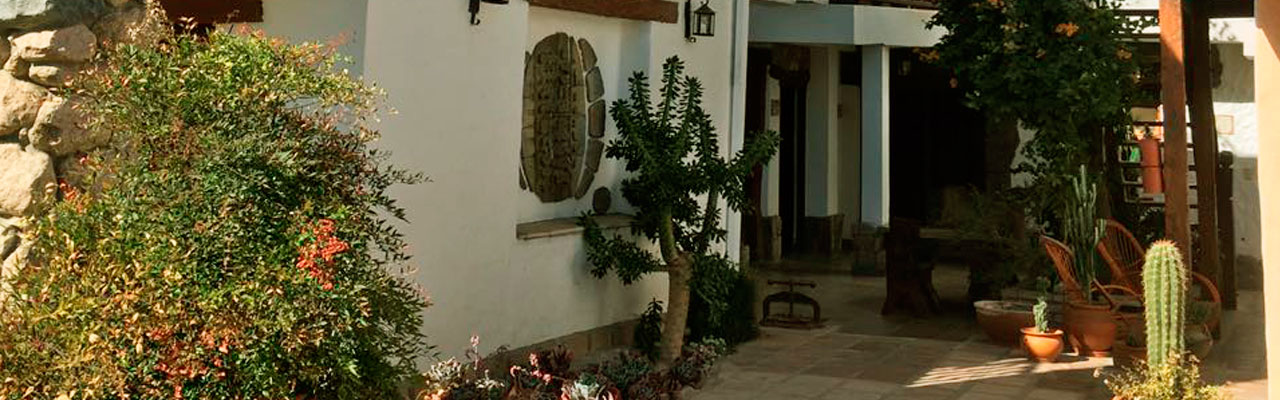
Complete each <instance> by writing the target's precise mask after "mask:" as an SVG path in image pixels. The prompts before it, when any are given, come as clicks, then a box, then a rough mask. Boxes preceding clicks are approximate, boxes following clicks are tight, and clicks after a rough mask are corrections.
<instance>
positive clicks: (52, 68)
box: [27, 64, 76, 87]
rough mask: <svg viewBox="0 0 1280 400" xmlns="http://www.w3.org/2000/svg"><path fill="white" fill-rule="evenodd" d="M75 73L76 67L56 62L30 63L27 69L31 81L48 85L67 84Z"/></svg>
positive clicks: (58, 85)
mask: <svg viewBox="0 0 1280 400" xmlns="http://www.w3.org/2000/svg"><path fill="white" fill-rule="evenodd" d="M75 74H76V68H74V67H70V66H64V65H57V64H41V65H32V66H31V67H30V68H28V69H27V76H28V77H30V78H31V81H33V82H35V83H39V84H41V85H45V86H50V87H61V86H67V85H69V84H70V83H71V78H74V77H75Z"/></svg>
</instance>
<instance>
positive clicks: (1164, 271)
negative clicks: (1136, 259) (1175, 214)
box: [1106, 241, 1227, 400]
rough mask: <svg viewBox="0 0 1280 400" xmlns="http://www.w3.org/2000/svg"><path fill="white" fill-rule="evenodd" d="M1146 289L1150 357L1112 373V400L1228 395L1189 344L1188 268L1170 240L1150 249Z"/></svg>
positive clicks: (1143, 277) (1210, 398)
mask: <svg viewBox="0 0 1280 400" xmlns="http://www.w3.org/2000/svg"><path fill="white" fill-rule="evenodd" d="M1142 275H1143V276H1142V281H1143V288H1144V289H1145V290H1146V300H1147V304H1146V309H1145V311H1144V314H1145V317H1144V318H1143V319H1144V320H1145V323H1146V328H1147V329H1146V338H1147V340H1146V342H1147V343H1146V345H1147V346H1146V350H1147V354H1146V358H1147V362H1146V363H1143V362H1137V363H1136V364H1137V366H1136V367H1131V368H1127V369H1126V370H1125V371H1124V372H1122V373H1120V374H1117V375H1113V376H1111V377H1108V379H1107V381H1106V383H1107V387H1109V388H1110V389H1111V391H1112V393H1113V394H1114V395H1115V397H1113V398H1112V399H1113V400H1139V399H1197V400H1198V399H1205V400H1212V399H1225V398H1227V396H1226V395H1225V393H1223V391H1222V390H1221V389H1220V388H1218V387H1214V386H1206V385H1204V384H1203V383H1202V382H1201V381H1200V372H1199V369H1198V368H1197V366H1196V362H1195V359H1194V358H1190V359H1188V358H1186V357H1185V354H1186V353H1185V349H1186V347H1187V345H1186V343H1187V337H1186V332H1187V323H1186V317H1187V307H1186V306H1187V302H1186V300H1187V295H1186V294H1187V275H1188V274H1187V270H1186V266H1185V265H1183V263H1182V255H1181V254H1180V253H1179V251H1178V248H1177V246H1176V245H1174V244H1173V243H1172V242H1168V241H1161V242H1157V243H1155V244H1154V245H1152V246H1151V249H1150V250H1148V251H1147V259H1146V264H1145V266H1144V269H1143V274H1142Z"/></svg>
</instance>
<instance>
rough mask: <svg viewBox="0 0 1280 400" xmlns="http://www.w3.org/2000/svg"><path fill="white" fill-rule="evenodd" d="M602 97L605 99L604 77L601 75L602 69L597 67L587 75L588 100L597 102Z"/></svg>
mask: <svg viewBox="0 0 1280 400" xmlns="http://www.w3.org/2000/svg"><path fill="white" fill-rule="evenodd" d="M601 97H604V76H603V75H601V74H600V67H595V68H592V69H591V72H588V73H587V100H588V101H596V100H599V99H600V98H601Z"/></svg>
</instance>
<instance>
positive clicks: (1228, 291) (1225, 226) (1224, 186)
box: [1218, 151, 1239, 310]
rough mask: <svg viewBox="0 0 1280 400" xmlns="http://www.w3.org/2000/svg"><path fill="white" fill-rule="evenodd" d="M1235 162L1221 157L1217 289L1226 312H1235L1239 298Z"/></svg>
mask: <svg viewBox="0 0 1280 400" xmlns="http://www.w3.org/2000/svg"><path fill="white" fill-rule="evenodd" d="M1235 160H1236V158H1235V154H1232V153H1231V152H1229V151H1224V152H1222V153H1219V155H1218V248H1219V250H1218V253H1219V254H1220V256H1219V257H1218V263H1219V264H1218V266H1219V269H1221V270H1222V284H1220V285H1218V289H1219V290H1221V292H1222V308H1223V309H1226V310H1235V309H1236V304H1237V303H1236V302H1237V299H1238V297H1239V296H1238V292H1239V290H1238V286H1237V285H1236V230H1235V221H1236V216H1235V209H1234V207H1233V203H1234V201H1233V197H1232V196H1234V194H1232V192H1233V190H1232V184H1233V182H1232V181H1231V178H1232V173H1233V172H1234V169H1233V167H1232V165H1233V164H1235Z"/></svg>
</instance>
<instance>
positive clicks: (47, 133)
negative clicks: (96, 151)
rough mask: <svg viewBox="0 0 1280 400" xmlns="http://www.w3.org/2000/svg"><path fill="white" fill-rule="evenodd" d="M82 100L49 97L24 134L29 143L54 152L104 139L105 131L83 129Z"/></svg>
mask: <svg viewBox="0 0 1280 400" xmlns="http://www.w3.org/2000/svg"><path fill="white" fill-rule="evenodd" d="M81 103H82V102H81V101H80V100H77V99H74V98H73V99H71V100H67V99H65V98H62V97H52V98H50V99H49V100H47V101H45V102H44V105H43V106H41V107H40V112H39V114H37V116H36V122H35V126H34V127H32V128H31V132H29V133H28V134H27V137H28V139H29V140H30V141H31V145H32V146H34V147H35V148H37V149H40V150H44V151H47V152H49V153H51V154H53V155H56V156H63V155H67V154H71V153H74V152H77V151H83V150H89V149H92V148H95V147H98V146H102V145H104V144H106V143H107V141H108V140H109V139H110V138H111V137H110V135H108V134H106V133H104V132H94V131H91V130H88V129H85V128H84V126H83V118H82V117H81V113H80V110H79V108H80V106H81Z"/></svg>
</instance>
